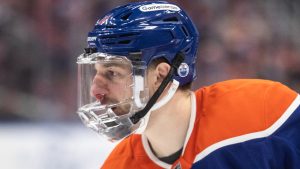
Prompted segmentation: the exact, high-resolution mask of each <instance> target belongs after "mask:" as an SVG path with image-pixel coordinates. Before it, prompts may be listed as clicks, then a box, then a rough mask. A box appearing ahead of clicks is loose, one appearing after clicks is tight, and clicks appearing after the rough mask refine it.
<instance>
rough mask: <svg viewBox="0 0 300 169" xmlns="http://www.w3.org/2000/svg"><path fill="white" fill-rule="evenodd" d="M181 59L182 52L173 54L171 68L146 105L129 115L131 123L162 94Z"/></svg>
mask: <svg viewBox="0 0 300 169" xmlns="http://www.w3.org/2000/svg"><path fill="white" fill-rule="evenodd" d="M183 60H184V54H183V53H181V52H180V53H178V54H176V56H175V58H174V60H173V62H172V64H171V69H170V71H169V73H168V75H167V76H166V77H165V79H164V80H163V81H162V83H161V84H160V86H159V88H158V89H157V90H156V91H155V93H154V94H153V96H152V97H151V98H150V100H149V101H148V103H147V104H146V106H145V107H144V108H143V109H142V110H140V111H138V112H136V113H135V114H134V115H133V116H131V117H130V119H131V121H132V123H133V124H136V123H137V122H139V121H140V119H141V118H143V117H144V116H145V115H146V114H147V113H148V112H149V110H150V109H151V108H152V106H153V105H154V104H155V103H156V101H157V99H158V98H159V96H160V95H161V94H162V92H163V91H164V90H165V88H166V87H167V85H168V84H169V82H170V81H171V80H172V79H173V76H174V74H175V71H176V70H177V69H178V67H179V66H180V64H181V63H182V62H183Z"/></svg>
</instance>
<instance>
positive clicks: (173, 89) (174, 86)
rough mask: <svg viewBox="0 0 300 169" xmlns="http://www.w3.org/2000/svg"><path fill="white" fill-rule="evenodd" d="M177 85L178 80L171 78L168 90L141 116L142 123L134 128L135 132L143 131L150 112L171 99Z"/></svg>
mask: <svg viewBox="0 0 300 169" xmlns="http://www.w3.org/2000/svg"><path fill="white" fill-rule="evenodd" d="M178 86H179V82H178V81H177V80H175V79H173V82H172V84H171V86H170V88H169V90H168V93H167V94H166V95H165V96H164V97H163V98H162V99H161V100H160V101H158V102H157V103H155V104H154V105H153V106H152V108H151V109H150V110H149V112H148V113H147V114H146V115H145V116H144V117H143V121H142V124H141V125H140V126H141V127H139V128H138V129H137V130H136V133H139V134H141V133H143V132H144V131H145V129H146V127H147V124H148V121H149V118H150V115H151V112H152V111H155V110H157V109H159V108H161V107H162V106H163V105H165V104H166V103H168V102H169V101H170V100H171V99H172V97H173V96H174V94H175V92H176V90H177V88H178Z"/></svg>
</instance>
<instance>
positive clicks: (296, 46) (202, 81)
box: [0, 0, 300, 121]
mask: <svg viewBox="0 0 300 169" xmlns="http://www.w3.org/2000/svg"><path fill="white" fill-rule="evenodd" d="M127 2H129V0H118V1H110V0H89V1H82V0H22V1H20V0H1V1H0V121H40V120H45V121H52V120H53V121H57V120H62V121H65V120H67V121H68V120H70V121H73V120H76V119H77V115H76V114H75V112H76V106H77V65H76V58H77V56H78V55H79V54H81V53H82V52H83V48H84V47H86V35H87V32H88V31H89V30H91V29H92V27H93V25H94V23H95V22H96V20H97V19H98V18H99V17H101V16H103V15H104V14H105V13H106V12H108V11H109V10H110V9H111V8H113V7H115V6H118V5H122V4H125V3H127ZM170 2H174V3H176V4H178V5H179V6H180V7H182V8H183V9H185V10H186V11H187V13H188V14H189V15H190V16H191V17H192V19H193V20H194V22H195V23H196V26H197V27H198V29H199V32H200V36H201V42H200V46H199V47H200V48H199V50H198V60H197V65H198V69H197V79H196V81H195V83H194V85H193V88H194V89H196V88H198V87H201V86H205V85H209V84H212V83H214V82H218V81H222V80H227V79H233V78H264V79H271V80H276V81H280V82H282V83H284V84H286V85H288V86H290V87H291V88H292V89H294V90H296V91H298V92H300V66H299V65H300V20H299V17H300V2H299V1H296V0H264V1H260V0H251V1H250V0H184V1H183V0H177V1H175V0H171V1H170Z"/></svg>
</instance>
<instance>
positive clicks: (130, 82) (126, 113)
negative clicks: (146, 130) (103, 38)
mask: <svg viewBox="0 0 300 169" xmlns="http://www.w3.org/2000/svg"><path fill="white" fill-rule="evenodd" d="M77 63H78V93H79V97H78V104H79V109H78V115H79V117H80V118H81V120H82V121H83V123H84V124H85V125H86V126H87V127H89V128H91V129H93V130H94V131H96V132H97V133H99V134H101V135H103V136H105V137H107V138H108V139H109V140H111V141H115V140H120V139H122V138H124V137H126V136H127V135H129V134H131V133H133V132H134V131H135V130H136V129H137V128H138V127H139V126H140V125H141V123H137V124H133V123H132V122H131V120H130V117H131V116H132V115H133V114H134V113H135V112H137V111H139V110H141V109H143V108H144V107H145V105H146V103H147V101H148V89H147V87H146V85H145V84H146V83H145V82H146V79H145V73H146V66H145V64H144V63H143V62H131V61H130V60H129V59H127V58H126V57H125V56H116V55H109V54H105V53H93V54H82V55H80V56H79V57H78V59H77Z"/></svg>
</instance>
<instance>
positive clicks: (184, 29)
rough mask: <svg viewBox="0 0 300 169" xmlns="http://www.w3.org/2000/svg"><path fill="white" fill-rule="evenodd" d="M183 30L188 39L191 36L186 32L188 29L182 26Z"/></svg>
mask: <svg viewBox="0 0 300 169" xmlns="http://www.w3.org/2000/svg"><path fill="white" fill-rule="evenodd" d="M181 29H182V32H183V33H184V35H185V36H186V37H188V36H189V34H188V31H187V30H186V28H185V27H184V26H182V27H181Z"/></svg>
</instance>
